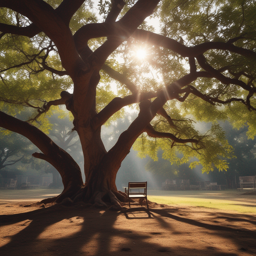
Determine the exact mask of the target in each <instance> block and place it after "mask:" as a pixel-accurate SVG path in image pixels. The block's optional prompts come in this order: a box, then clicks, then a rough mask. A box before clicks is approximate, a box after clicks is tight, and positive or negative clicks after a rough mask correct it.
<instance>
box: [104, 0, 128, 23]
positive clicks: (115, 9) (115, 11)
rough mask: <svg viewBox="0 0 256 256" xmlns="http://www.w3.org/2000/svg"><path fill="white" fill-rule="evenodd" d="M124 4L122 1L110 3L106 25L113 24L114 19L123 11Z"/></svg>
mask: <svg viewBox="0 0 256 256" xmlns="http://www.w3.org/2000/svg"><path fill="white" fill-rule="evenodd" d="M124 5H125V2H124V1H123V0H113V1H112V8H111V10H110V12H109V14H108V16H107V18H106V20H105V22H106V23H111V22H115V21H116V18H117V17H118V15H119V13H120V12H121V10H122V9H123V7H124Z"/></svg>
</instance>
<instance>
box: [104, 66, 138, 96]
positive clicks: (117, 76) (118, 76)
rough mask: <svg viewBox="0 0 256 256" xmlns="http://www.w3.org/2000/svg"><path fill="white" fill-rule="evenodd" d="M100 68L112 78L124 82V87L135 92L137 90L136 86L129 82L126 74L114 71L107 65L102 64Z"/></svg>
mask: <svg viewBox="0 0 256 256" xmlns="http://www.w3.org/2000/svg"><path fill="white" fill-rule="evenodd" d="M102 69H103V70H104V71H105V72H106V73H107V74H108V75H109V76H110V77H112V78H113V79H115V80H117V81H118V82H120V83H122V84H125V85H126V87H127V88H128V89H129V90H130V91H131V92H132V93H136V92H137V91H138V89H137V86H136V85H135V84H134V83H133V82H131V81H130V80H129V79H128V78H127V77H126V76H124V75H123V74H120V73H119V72H117V71H115V70H114V69H112V68H111V67H109V66H108V65H106V64H104V65H103V66H102Z"/></svg>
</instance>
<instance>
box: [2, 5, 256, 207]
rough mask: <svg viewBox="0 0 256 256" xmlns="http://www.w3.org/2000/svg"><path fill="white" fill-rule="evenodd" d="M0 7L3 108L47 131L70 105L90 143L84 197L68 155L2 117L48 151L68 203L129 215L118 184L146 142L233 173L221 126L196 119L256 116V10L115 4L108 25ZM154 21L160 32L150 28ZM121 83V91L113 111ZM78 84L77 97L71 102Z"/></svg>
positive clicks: (103, 8) (60, 10)
mask: <svg viewBox="0 0 256 256" xmlns="http://www.w3.org/2000/svg"><path fill="white" fill-rule="evenodd" d="M87 3H88V5H87ZM0 7H3V8H2V9H1V24H0V31H2V34H1V49H2V53H1V61H2V64H1V65H2V67H1V92H3V93H2V94H1V96H0V97H1V101H2V102H4V103H3V105H2V106H3V109H7V110H8V109H9V108H8V107H6V106H7V104H16V105H22V106H26V107H32V108H35V109H38V114H37V116H36V117H35V118H33V119H34V120H36V119H37V120H40V122H43V115H42V113H44V112H47V111H49V110H50V109H51V108H52V107H53V106H56V105H60V104H65V105H66V108H67V109H68V110H69V111H70V112H71V113H72V115H73V118H74V121H73V124H74V129H75V130H76V131H77V133H78V135H79V138H80V141H81V145H82V150H83V155H84V173H85V177H86V183H85V184H84V186H83V181H82V177H81V171H80V168H79V166H78V165H77V164H76V162H75V161H74V160H73V158H72V157H71V156H70V155H69V154H68V153H67V152H66V151H64V150H63V149H61V148H60V147H58V146H57V145H56V144H55V143H54V142H53V141H52V140H51V139H50V138H49V137H48V136H47V135H46V134H45V133H43V132H42V131H41V130H39V129H38V128H36V127H35V126H33V125H31V124H29V123H28V122H24V121H21V120H18V119H17V118H15V117H14V116H11V115H8V114H7V110H6V111H5V112H3V111H2V112H0V126H1V127H3V128H5V129H8V130H10V131H13V132H17V133H20V134H22V135H23V136H25V137H27V138H28V139H29V140H31V141H32V143H34V144H35V145H36V146H37V147H38V148H39V149H40V150H41V152H40V153H34V154H33V156H34V157H37V158H40V159H43V160H45V161H47V162H49V163H50V164H52V165H53V166H54V167H55V168H56V169H57V170H58V172H59V173H60V175H61V177H62V180H63V184H64V190H63V192H62V194H61V195H59V196H58V197H57V198H56V199H55V200H56V201H57V202H60V201H62V200H63V199H65V198H66V197H70V198H72V199H74V198H76V199H78V198H83V200H90V201H91V202H94V203H95V204H97V205H105V202H104V201H106V200H108V201H110V202H111V203H113V204H115V205H117V206H118V205H119V201H120V200H121V201H122V200H125V195H124V194H123V193H122V192H120V191H117V188H116V185H115V178H116V174H117V172H118V169H119V167H120V165H121V163H122V161H123V159H124V158H125V157H126V155H127V154H128V153H129V151H130V148H131V147H132V145H133V144H134V142H135V141H136V140H137V139H138V138H140V139H139V140H137V142H136V143H137V148H138V149H140V150H142V151H143V150H144V152H146V153H149V154H151V155H152V156H153V157H154V154H155V155H156V151H157V149H158V148H159V147H161V148H162V149H163V150H164V152H165V153H164V156H165V158H168V159H170V160H171V161H173V162H177V163H183V162H186V161H188V160H189V159H191V157H197V159H198V162H194V163H193V164H191V166H192V167H193V166H195V165H196V164H198V163H199V162H200V163H201V164H202V165H203V166H204V170H206V171H210V170H213V168H214V166H216V167H217V168H219V169H220V170H223V169H226V168H227V164H226V161H225V159H224V157H231V155H232V149H231V148H230V146H229V145H228V143H227V141H226V139H225V136H224V133H223V132H222V130H221V129H220V127H219V126H218V125H217V124H213V126H212V127H211V129H210V130H209V131H208V132H207V134H203V135H200V132H199V131H198V130H197V129H196V128H197V127H196V126H194V125H193V120H192V119H194V120H199V121H202V120H204V121H216V119H225V118H228V117H229V116H231V117H234V115H233V116H232V113H233V111H234V110H236V111H237V112H238V111H240V113H246V114H245V115H249V116H254V115H255V114H252V111H254V110H255V109H256V108H255V107H256V106H255V92H256V88H255V59H256V52H255V39H256V33H255V19H254V17H255V13H256V12H255V10H256V7H255V2H254V1H249V0H248V1H246V0H238V1H235V2H234V1H231V0H230V1H228V0H226V1H218V0H211V1H202V0H201V1H200V0H193V1H184V0H173V1H170V0H169V1H160V0H138V1H127V3H125V2H124V1H123V0H112V1H108V0H105V1H99V5H98V7H99V10H100V12H99V14H101V15H102V16H100V18H99V17H97V15H94V14H93V13H91V14H90V9H91V7H92V6H90V3H89V1H84V0H75V1H74V0H63V1H57V0H56V1H54V0H47V1H42V0H0ZM153 13H155V14H156V15H155V16H154V19H155V20H158V24H159V30H160V32H159V33H154V32H152V28H151V27H150V26H148V25H147V24H146V23H145V22H144V21H145V19H146V18H147V17H149V16H150V15H152V14H153ZM97 19H98V20H100V22H97ZM136 47H137V48H138V47H140V48H143V47H146V48H147V52H148V57H147V59H144V60H138V59H137V60H136V58H134V54H135V52H136ZM146 60H147V61H146ZM15 72H16V73H15ZM110 79H114V80H116V81H118V82H119V85H120V89H119V90H118V93H119V95H118V97H114V98H113V97H112V100H110V101H108V100H109V99H110V98H111V97H110V96H109V95H110V94H109V93H108V89H110V88H109V81H110ZM70 85H71V86H72V87H73V93H71V92H70V91H66V88H68V86H70ZM60 88H63V89H64V90H63V91H62V92H61V93H60V98H59V99H56V98H55V99H54V98H53V97H54V96H55V95H56V93H57V91H58V90H59V89H60ZM38 91H39V92H40V97H38ZM104 92H106V93H104ZM44 96H45V99H44V98H43V97H44ZM112 96H113V94H112ZM131 104H137V105H138V106H139V114H138V116H137V118H136V119H135V120H134V121H133V122H132V123H131V125H130V126H129V127H128V128H127V129H126V130H125V131H124V132H123V133H122V134H121V135H120V137H119V139H118V140H117V142H116V143H115V145H114V146H113V147H112V148H111V149H110V150H108V151H107V150H106V149H105V147H104V145H103V142H102V140H101V127H102V125H104V123H105V122H107V121H108V120H109V119H110V118H111V117H112V116H113V115H114V114H115V113H117V112H118V111H119V110H120V109H122V108H123V107H125V106H128V105H131ZM241 111H242V112H241ZM251 119H253V118H251ZM233 120H236V119H235V118H233ZM244 122H245V120H244ZM253 124H254V123H253V122H251V125H252V126H253ZM199 130H200V129H199ZM152 152H153V153H152ZM154 152H155V153H154Z"/></svg>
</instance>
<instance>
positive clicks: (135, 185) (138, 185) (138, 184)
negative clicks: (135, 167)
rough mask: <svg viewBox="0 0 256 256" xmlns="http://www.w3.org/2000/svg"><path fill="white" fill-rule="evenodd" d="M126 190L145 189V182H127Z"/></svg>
mask: <svg viewBox="0 0 256 256" xmlns="http://www.w3.org/2000/svg"><path fill="white" fill-rule="evenodd" d="M128 188H147V182H146V181H145V182H128Z"/></svg>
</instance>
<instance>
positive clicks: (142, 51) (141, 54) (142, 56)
mask: <svg viewBox="0 0 256 256" xmlns="http://www.w3.org/2000/svg"><path fill="white" fill-rule="evenodd" d="M146 56H147V51H146V50H145V49H143V48H139V49H138V50H136V58H138V59H140V60H142V59H145V58H146Z"/></svg>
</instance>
